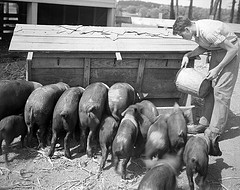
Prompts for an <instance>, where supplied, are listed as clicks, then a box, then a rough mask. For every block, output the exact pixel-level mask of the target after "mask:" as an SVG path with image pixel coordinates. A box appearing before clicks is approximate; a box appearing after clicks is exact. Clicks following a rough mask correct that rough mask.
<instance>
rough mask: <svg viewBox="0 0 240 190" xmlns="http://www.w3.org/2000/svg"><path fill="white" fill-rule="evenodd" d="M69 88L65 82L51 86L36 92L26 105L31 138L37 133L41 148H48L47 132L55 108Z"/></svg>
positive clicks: (25, 110)
mask: <svg viewBox="0 0 240 190" xmlns="http://www.w3.org/2000/svg"><path fill="white" fill-rule="evenodd" d="M68 88H69V86H68V85H67V84H65V83H63V82H59V83H56V84H49V85H45V86H42V87H40V88H37V89H36V90H34V91H33V92H32V93H31V94H30V96H29V97H28V100H27V102H26V105H25V109H24V118H25V122H26V124H27V127H28V132H29V134H30V138H31V137H32V136H33V135H34V134H33V132H35V131H37V138H38V142H39V146H38V147H39V148H44V147H45V146H46V144H47V143H46V139H47V131H48V128H49V125H50V121H51V119H52V116H53V110H54V107H55V105H56V103H57V101H58V99H59V97H60V96H61V95H62V93H63V92H64V91H65V90H67V89H68Z"/></svg>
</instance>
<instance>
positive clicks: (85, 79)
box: [83, 58, 91, 88]
mask: <svg viewBox="0 0 240 190" xmlns="http://www.w3.org/2000/svg"><path fill="white" fill-rule="evenodd" d="M90 68H91V62H90V58H85V60H84V73H83V87H84V88H86V87H87V86H88V85H89V83H90Z"/></svg>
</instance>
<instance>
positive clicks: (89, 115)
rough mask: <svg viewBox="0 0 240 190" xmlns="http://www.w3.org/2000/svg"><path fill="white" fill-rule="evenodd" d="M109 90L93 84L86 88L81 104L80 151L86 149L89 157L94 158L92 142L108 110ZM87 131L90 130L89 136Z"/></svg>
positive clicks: (97, 83)
mask: <svg viewBox="0 0 240 190" xmlns="http://www.w3.org/2000/svg"><path fill="white" fill-rule="evenodd" d="M108 89H109V87H108V86H107V85H106V84H104V83H102V82H96V83H92V84H90V85H88V86H87V87H86V89H85V91H84V92H83V94H82V97H81V99H80V102H79V109H78V111H79V120H80V126H81V137H80V148H79V151H80V152H82V151H84V150H85V149H86V152H87V156H88V157H92V156H93V151H92V146H91V141H92V138H93V137H94V136H95V132H96V131H97V129H98V127H99V124H100V122H101V119H102V114H103V112H104V111H105V110H106V102H107V95H108ZM87 129H89V133H88V136H87V134H86V130H87Z"/></svg>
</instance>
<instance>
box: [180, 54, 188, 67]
mask: <svg viewBox="0 0 240 190" xmlns="http://www.w3.org/2000/svg"><path fill="white" fill-rule="evenodd" d="M188 62H189V58H188V57H187V56H184V57H183V58H182V63H181V68H183V67H186V66H187V65H188Z"/></svg>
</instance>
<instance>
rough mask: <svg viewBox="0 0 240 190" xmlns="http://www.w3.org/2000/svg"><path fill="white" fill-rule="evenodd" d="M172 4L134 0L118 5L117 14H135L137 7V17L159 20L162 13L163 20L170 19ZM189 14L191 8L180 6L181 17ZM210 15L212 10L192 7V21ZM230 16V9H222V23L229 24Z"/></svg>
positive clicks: (121, 2) (120, 2)
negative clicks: (120, 12)
mask: <svg viewBox="0 0 240 190" xmlns="http://www.w3.org/2000/svg"><path fill="white" fill-rule="evenodd" d="M193 1H194V0H193ZM215 1H218V3H219V2H220V1H219V0H215ZM159 2H161V1H159ZM212 2H213V1H212ZM170 3H171V1H170V0H169V5H164V4H157V3H151V2H144V1H136V0H135V1H134V0H132V1H119V2H118V4H117V12H118V11H119V10H121V11H122V12H127V13H131V14H133V8H132V7H135V10H136V13H135V15H136V16H139V17H148V18H158V15H159V13H162V18H163V19H169V18H170V11H171V7H170ZM218 5H219V4H218ZM215 6H216V5H215ZM129 7H131V9H129ZM174 8H175V7H174ZM209 8H210V7H209ZM129 10H132V11H131V12H129ZM214 11H215V10H214ZM216 11H217V10H216ZM188 13H189V6H178V14H179V16H188ZM209 13H210V9H206V8H201V7H195V6H193V7H192V19H193V20H199V19H206V18H209ZM229 15H231V10H230V9H221V21H224V22H229ZM175 17H176V15H175ZM235 20H237V19H235Z"/></svg>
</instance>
